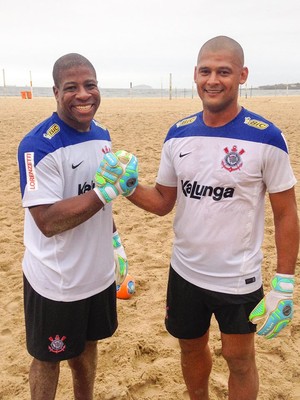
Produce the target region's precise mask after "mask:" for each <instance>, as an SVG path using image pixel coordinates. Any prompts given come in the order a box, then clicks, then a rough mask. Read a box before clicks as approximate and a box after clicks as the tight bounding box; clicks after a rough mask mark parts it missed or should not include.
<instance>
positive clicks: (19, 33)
mask: <svg viewBox="0 0 300 400" xmlns="http://www.w3.org/2000/svg"><path fill="white" fill-rule="evenodd" d="M0 18H1V20H0V70H1V71H0V72H1V75H0V86H3V85H4V84H5V85H6V86H9V85H17V86H23V85H30V82H32V85H33V87H34V86H46V87H51V86H52V85H53V81H52V67H53V64H54V62H55V61H56V60H57V59H58V58H59V57H60V56H62V55H64V54H66V53H72V52H76V53H80V54H82V55H84V56H85V57H87V58H88V59H89V60H90V61H91V62H92V63H93V65H94V67H95V69H96V71H97V78H98V82H99V86H100V88H101V87H103V88H128V87H129V86H130V83H131V82H132V85H133V86H136V85H149V86H151V87H153V88H168V86H169V79H170V74H172V86H173V87H175V88H191V87H192V85H193V72H194V67H195V64H196V59H197V55H198V52H199V49H200V47H201V46H202V44H203V43H204V42H206V41H207V40H208V39H210V38H212V37H214V36H218V35H226V36H230V37H232V38H234V39H235V40H237V41H238V42H239V43H240V44H241V45H242V47H243V49H244V53H245V65H246V66H247V67H248V68H249V77H248V81H247V87H258V86H261V85H272V84H278V83H297V82H300V23H299V20H300V2H299V0H286V1H282V0H248V1H247V0H227V1H222V0H210V1H209V0H205V1H203V0H88V1H87V0H86V1H85V0H80V1H79V0H1V1H0Z"/></svg>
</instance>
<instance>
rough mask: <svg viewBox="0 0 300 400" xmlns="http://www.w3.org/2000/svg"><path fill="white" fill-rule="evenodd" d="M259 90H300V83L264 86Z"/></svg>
mask: <svg viewBox="0 0 300 400" xmlns="http://www.w3.org/2000/svg"><path fill="white" fill-rule="evenodd" d="M258 88H259V89H263V90H270V89H298V90H299V89H300V83H278V84H277V85H264V86H258Z"/></svg>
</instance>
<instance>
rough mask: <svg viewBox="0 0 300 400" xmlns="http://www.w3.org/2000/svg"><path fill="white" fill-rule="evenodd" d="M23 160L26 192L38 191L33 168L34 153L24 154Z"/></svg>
mask: <svg viewBox="0 0 300 400" xmlns="http://www.w3.org/2000/svg"><path fill="white" fill-rule="evenodd" d="M24 159H25V168H26V180H27V190H28V191H29V192H32V191H34V190H37V189H38V182H37V179H36V173H35V167H34V152H29V153H24Z"/></svg>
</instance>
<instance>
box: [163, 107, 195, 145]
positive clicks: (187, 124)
mask: <svg viewBox="0 0 300 400" xmlns="http://www.w3.org/2000/svg"><path fill="white" fill-rule="evenodd" d="M200 120H202V112H198V113H196V114H192V115H189V116H188V117H184V118H182V119H180V120H178V121H177V122H176V123H175V124H174V125H172V126H171V128H170V129H169V132H168V134H167V136H166V139H165V141H167V140H169V139H172V138H175V137H184V136H189V135H190V132H191V131H193V130H194V128H195V126H196V125H197V124H198V123H199V121H200Z"/></svg>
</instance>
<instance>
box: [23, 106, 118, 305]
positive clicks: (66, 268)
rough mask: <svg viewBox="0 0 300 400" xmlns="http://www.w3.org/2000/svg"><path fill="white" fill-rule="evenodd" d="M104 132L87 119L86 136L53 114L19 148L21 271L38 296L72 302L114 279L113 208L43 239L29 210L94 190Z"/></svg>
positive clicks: (106, 145) (106, 144) (106, 140)
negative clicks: (88, 122) (22, 225)
mask: <svg viewBox="0 0 300 400" xmlns="http://www.w3.org/2000/svg"><path fill="white" fill-rule="evenodd" d="M110 149H111V139H110V135H109V132H108V131H107V130H106V129H105V128H103V127H102V126H101V125H100V124H99V123H97V122H96V121H92V123H91V128H90V130H89V131H88V132H78V131H76V130H75V129H73V128H71V127H70V126H68V125H66V124H65V123H64V122H63V121H62V120H61V119H60V118H59V117H58V115H57V114H56V113H53V115H52V116H51V117H50V118H48V119H47V120H45V121H43V122H42V123H41V124H39V125H38V126H37V127H35V128H34V129H33V130H32V131H31V132H30V133H29V134H28V135H26V136H25V137H24V139H23V140H22V141H21V143H20V145H19V149H18V162H19V169H20V185H21V193H22V205H23V207H24V208H25V221H24V224H25V226H24V244H25V254H24V258H23V272H24V274H25V276H26V278H27V279H28V281H29V283H30V284H31V286H32V287H33V288H34V290H35V291H37V292H38V293H39V294H41V295H42V296H44V297H46V298H49V299H52V300H56V301H76V300H81V299H84V298H87V297H90V296H92V295H94V294H96V293H99V292H101V291H103V290H104V289H106V288H107V287H108V286H109V285H111V284H112V283H113V281H114V256H113V247H112V239H111V238H112V231H113V228H112V208H111V205H107V206H105V208H103V209H102V210H100V211H99V212H98V213H96V214H95V215H94V216H93V217H92V218H90V219H89V220H87V221H86V222H84V223H82V224H80V225H79V226H77V227H75V228H73V229H70V230H68V231H65V232H63V233H61V234H57V235H54V236H53V237H50V238H47V237H46V236H44V235H43V233H42V232H41V231H40V230H39V229H38V227H37V226H36V224H35V221H34V220H33V218H32V216H31V213H30V211H29V207H34V206H37V205H42V204H53V203H55V202H57V201H60V200H62V199H67V198H69V197H73V196H78V195H81V194H83V193H85V192H86V191H89V190H92V189H93V187H94V185H95V184H94V175H95V172H96V170H97V168H98V166H99V164H100V161H101V159H102V158H103V155H104V152H107V151H108V150H110Z"/></svg>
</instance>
